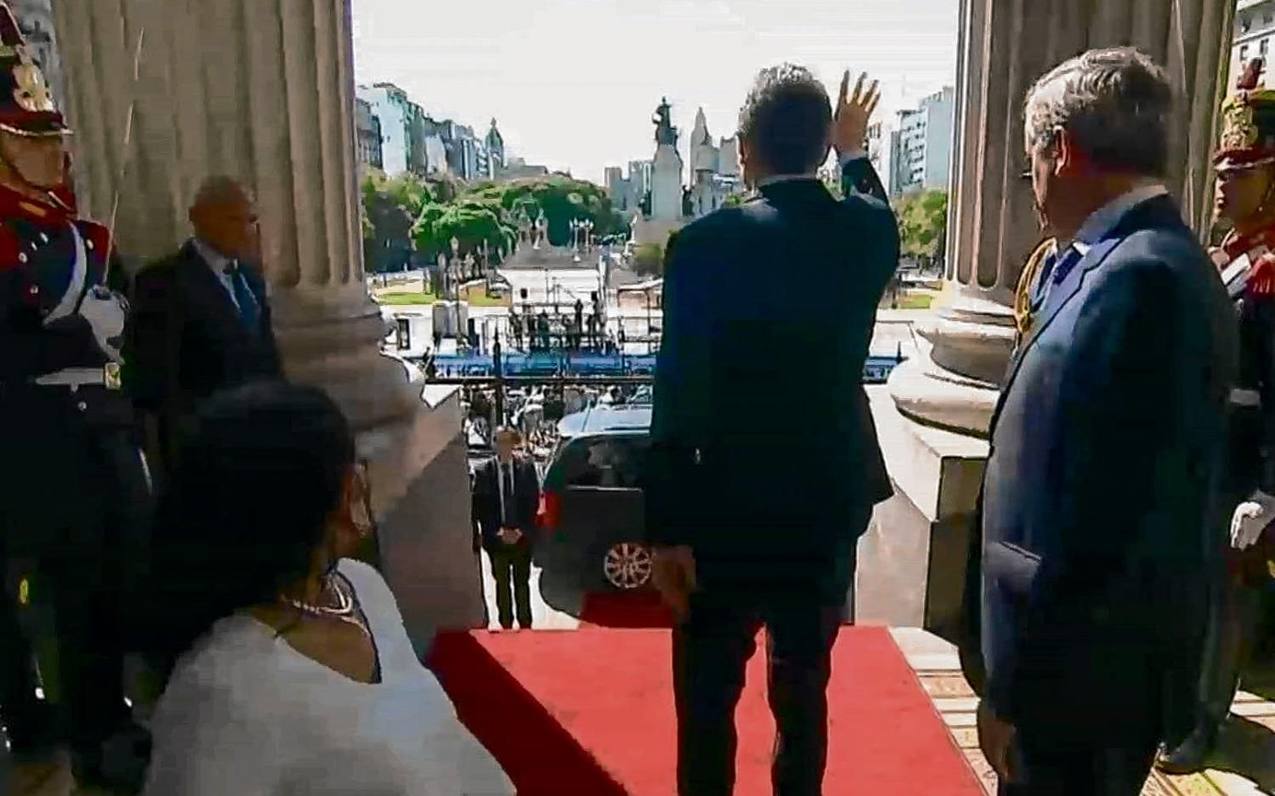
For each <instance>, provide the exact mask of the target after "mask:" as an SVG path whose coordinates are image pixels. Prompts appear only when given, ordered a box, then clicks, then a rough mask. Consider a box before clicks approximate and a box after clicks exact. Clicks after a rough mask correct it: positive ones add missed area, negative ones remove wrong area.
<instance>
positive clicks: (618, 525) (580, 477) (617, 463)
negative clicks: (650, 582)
mask: <svg viewBox="0 0 1275 796" xmlns="http://www.w3.org/2000/svg"><path fill="white" fill-rule="evenodd" d="M570 448H571V449H570V450H569V451H564V454H568V455H569V458H565V460H564V461H563V464H564V465H566V466H565V467H564V468H563V472H562V484H561V487H560V492H559V498H558V500H559V502H560V505H559V507H558V527H557V530H558V535H559V539H560V541H561V542H562V543H564V544H567V545H569V546H570V547H571V548H572V549H573V550H574V551H575V552H576V553H577V555H578V556H579V558H578V559H577V560H578V561H579V566H580V568H581V573H580V574H581V575H582V576H583V580H584V582H585V583H586V585H590V584H595V585H610V586H611V587H614V588H633V587H635V586H637V585H644V581H643V583H640V584H630V585H624V584H622V583H620V582H616V580H615V578H614V577H613V578H611V579H610V581H609V582H608V578H607V577H606V572H605V559H606V557H607V556H608V554H610V555H611V557H612V558H613V559H614V558H615V556H616V555H617V553H619V554H622V556H623V557H625V558H629V557H632V556H633V555H636V554H635V553H634V552H633V551H632V549H631V546H634V545H641V544H642V542H643V539H644V538H645V527H646V525H645V523H646V520H645V512H644V507H643V493H642V485H643V483H644V481H645V477H646V469H645V468H646V462H647V453H648V451H649V448H650V438H649V437H648V436H647V435H645V434H632V435H620V434H607V435H600V436H595V437H591V438H585V439H578V440H576V441H575V442H574V444H573V445H571V446H570ZM613 563H614V562H613ZM639 563H640V562H639Z"/></svg>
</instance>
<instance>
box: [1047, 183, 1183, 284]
mask: <svg viewBox="0 0 1275 796" xmlns="http://www.w3.org/2000/svg"><path fill="white" fill-rule="evenodd" d="M1168 192H1169V189H1168V188H1165V187H1164V185H1162V184H1161V183H1158V182H1152V183H1147V184H1145V185H1140V186H1138V187H1136V188H1133V189H1132V190H1129V191H1126V192H1125V193H1122V194H1120V195H1119V196H1117V197H1116V198H1115V199H1112V200H1111V201H1110V202H1107V203H1106V204H1105V205H1103V206H1102V207H1100V208H1098V209H1097V210H1095V211H1093V212H1092V213H1090V214H1089V217H1088V218H1086V219H1085V221H1084V223H1083V224H1081V225H1080V229H1078V230H1076V235H1075V237H1074V238H1072V239H1071V242H1070V243H1069V244H1067V245H1066V246H1058V247H1057V249H1056V252H1057V254H1056V255H1055V256H1054V264H1053V265H1052V266H1051V267H1050V268H1049V270H1044V269H1041V272H1040V276H1039V277H1038V278H1039V279H1044V280H1046V281H1045V290H1044V293H1043V294H1042V299H1041V304H1042V306H1043V305H1044V303H1045V302H1046V301H1048V300H1049V293H1050V291H1052V290H1053V288H1054V268H1056V267H1057V264H1058V263H1059V262H1060V261H1061V260H1062V258H1063V257H1064V256H1066V254H1067V251H1068V250H1069V249H1075V251H1076V253H1077V254H1078V255H1079V256H1081V257H1084V256H1085V255H1086V254H1088V253H1089V250H1090V249H1091V248H1093V246H1094V244H1095V243H1098V242H1099V241H1100V240H1102V238H1103V236H1104V235H1106V234H1107V233H1108V232H1110V231H1111V228H1112V227H1113V226H1115V225H1116V224H1117V223H1119V221H1120V219H1121V218H1123V217H1124V215H1125V214H1126V213H1128V212H1129V211H1130V210H1132V209H1133V208H1135V207H1137V206H1138V205H1140V204H1142V203H1143V202H1147V201H1150V200H1152V199H1155V198H1157V197H1160V196H1164V195H1166V194H1167V193H1168Z"/></svg>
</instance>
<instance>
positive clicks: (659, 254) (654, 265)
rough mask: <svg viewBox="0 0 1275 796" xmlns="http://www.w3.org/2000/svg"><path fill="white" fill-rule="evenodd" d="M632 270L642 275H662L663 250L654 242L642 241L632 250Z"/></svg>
mask: <svg viewBox="0 0 1275 796" xmlns="http://www.w3.org/2000/svg"><path fill="white" fill-rule="evenodd" d="M633 270H634V272H636V273H638V274H641V275H642V276H663V275H664V250H663V249H661V248H660V247H659V245H658V244H655V243H643V244H642V245H641V246H638V247H637V248H636V249H635V250H634V251H633Z"/></svg>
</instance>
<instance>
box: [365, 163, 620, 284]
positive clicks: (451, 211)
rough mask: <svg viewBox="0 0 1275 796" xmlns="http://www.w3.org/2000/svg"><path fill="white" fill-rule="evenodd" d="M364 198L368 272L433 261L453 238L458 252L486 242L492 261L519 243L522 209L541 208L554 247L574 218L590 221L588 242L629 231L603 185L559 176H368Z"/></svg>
mask: <svg viewBox="0 0 1275 796" xmlns="http://www.w3.org/2000/svg"><path fill="white" fill-rule="evenodd" d="M362 195H363V210H364V212H363V238H364V254H365V256H366V259H367V268H368V270H369V271H384V270H397V269H400V268H403V267H404V265H405V264H406V263H407V262H408V261H415V262H416V263H417V264H418V265H419V264H433V263H434V262H435V261H436V260H437V258H438V255H439V254H440V253H443V254H448V255H450V253H451V239H452V238H453V237H454V238H456V240H457V242H458V243H459V251H460V253H461V254H462V255H466V254H476V253H477V252H479V251H481V250H482V248H483V243H484V242H486V244H487V249H488V252H489V253H490V255H491V256H492V257H493V258H496V257H498V253H499V251H500V250H502V249H503V250H505V251H509V250H510V249H511V248H512V246H513V243H514V242H515V241H516V240H517V235H518V224H519V219H520V216H521V215H522V214H523V213H525V214H526V216H527V217H528V218H529V219H535V218H537V217H539V215H540V214H541V212H543V213H544V215H545V219H546V220H547V222H548V231H549V241H550V243H552V244H553V245H555V246H565V245H568V244H570V243H571V228H570V223H571V221H573V220H584V219H587V220H590V221H592V222H593V237H594V239H599V238H602V237H605V236H607V235H613V234H616V233H620V232H627V223H626V222H625V220H624V218H623V217H622V216H621V215H620V214H619V213H617V212H616V211H615V210H614V208H612V206H611V201H610V199H609V198H608V197H607V196H606V192H605V191H604V189H602V188H601V187H600V186H597V185H594V184H593V183H590V182H584V181H581V180H575V179H572V178H570V177H566V176H561V175H553V176H549V177H537V178H534V179H528V180H517V181H514V182H507V183H492V182H480V183H476V184H474V185H466V184H464V183H463V182H460V181H459V180H456V179H454V178H451V177H444V178H438V179H434V178H431V179H429V180H421V179H419V178H417V177H414V176H411V175H405V176H403V177H397V178H386V177H384V176H382V175H373V176H369V177H368V178H367V179H366V180H365V181H364V183H363V190H362Z"/></svg>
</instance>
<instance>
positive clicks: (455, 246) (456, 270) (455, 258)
mask: <svg viewBox="0 0 1275 796" xmlns="http://www.w3.org/2000/svg"><path fill="white" fill-rule="evenodd" d="M451 244H452V259H451V263H450V267H449V268H448V271H449V273H448V276H449V277H450V279H451V282H452V287H453V290H454V291H455V294H456V295H454V296H452V295H449V296H448V298H449V299H459V298H460V241H459V240H457V239H456V236H455V235H453V236H452V239H451Z"/></svg>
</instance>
